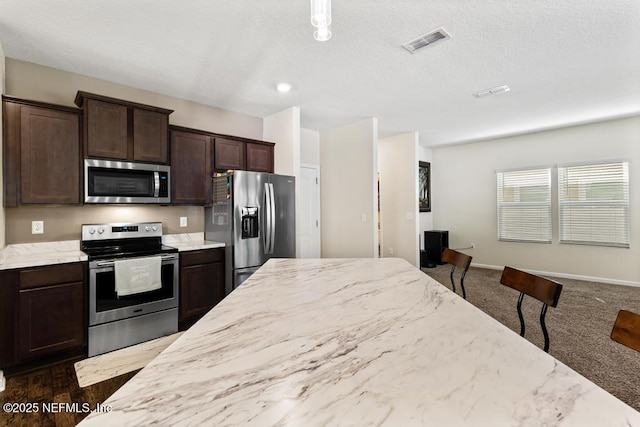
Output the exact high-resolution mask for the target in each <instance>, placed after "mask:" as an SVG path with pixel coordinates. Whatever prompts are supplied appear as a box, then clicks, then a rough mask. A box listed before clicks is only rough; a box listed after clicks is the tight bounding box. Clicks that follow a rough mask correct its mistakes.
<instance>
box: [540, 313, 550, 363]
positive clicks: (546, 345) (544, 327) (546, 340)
mask: <svg viewBox="0 0 640 427" xmlns="http://www.w3.org/2000/svg"><path fill="white" fill-rule="evenodd" d="M546 314H547V304H542V311H541V312H540V326H542V333H543V335H544V351H546V352H547V353H549V333H548V332H547V325H546V324H545V323H544V317H545V315H546Z"/></svg>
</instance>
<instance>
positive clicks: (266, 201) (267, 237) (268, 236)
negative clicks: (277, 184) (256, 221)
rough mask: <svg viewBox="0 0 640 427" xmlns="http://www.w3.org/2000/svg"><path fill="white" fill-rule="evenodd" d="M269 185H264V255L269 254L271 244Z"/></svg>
mask: <svg viewBox="0 0 640 427" xmlns="http://www.w3.org/2000/svg"><path fill="white" fill-rule="evenodd" d="M270 190H271V189H270V188H269V183H266V182H265V183H264V212H265V222H266V224H265V226H264V233H262V241H263V243H264V253H265V254H268V253H269V245H270V244H271V221H272V219H271V206H270V205H271V196H270V195H269V193H270Z"/></svg>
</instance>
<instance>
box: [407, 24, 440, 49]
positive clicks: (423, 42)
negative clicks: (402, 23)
mask: <svg viewBox="0 0 640 427" xmlns="http://www.w3.org/2000/svg"><path fill="white" fill-rule="evenodd" d="M448 38H451V35H450V34H449V33H447V32H446V31H445V29H444V28H438V29H437V30H433V31H431V32H430V33H427V34H425V35H423V36H420V37H418V38H417V39H414V40H411V41H410V42H407V43H405V44H403V45H402V47H403V48H405V49H407V50H408V51H409V52H411V53H417V52H418V51H421V50H422V49H424V48H427V47H429V46H433V45H434V44H436V43H438V42H440V41H442V40H446V39H448Z"/></svg>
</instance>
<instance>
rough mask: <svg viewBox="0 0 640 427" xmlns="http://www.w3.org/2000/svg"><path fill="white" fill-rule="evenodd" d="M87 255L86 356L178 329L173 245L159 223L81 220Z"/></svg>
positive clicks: (175, 259) (174, 251) (176, 278)
mask: <svg viewBox="0 0 640 427" xmlns="http://www.w3.org/2000/svg"><path fill="white" fill-rule="evenodd" d="M82 251H83V252H84V253H86V254H87V256H88V257H89V336H88V340H89V350H88V353H89V356H95V355H97V354H102V353H106V352H109V351H112V350H116V349H119V348H123V347H127V346H130V345H133V344H137V343H140V342H143V341H148V340H151V339H154V338H158V337H161V336H164V335H169V334H172V333H175V332H177V331H178V253H177V252H178V250H177V249H175V248H172V247H169V246H165V245H163V244H162V223H160V222H146V223H126V224H124V223H119V224H88V225H83V226H82Z"/></svg>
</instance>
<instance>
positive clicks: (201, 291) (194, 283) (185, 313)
mask: <svg viewBox="0 0 640 427" xmlns="http://www.w3.org/2000/svg"><path fill="white" fill-rule="evenodd" d="M223 298H224V263H223V262H216V263H212V264H200V265H192V266H189V267H182V268H181V269H180V321H182V320H185V319H188V318H190V317H194V316H200V315H203V314H205V313H206V312H207V311H209V310H210V309H211V308H212V307H213V306H215V305H216V304H218V303H219V302H220V301H222V299H223Z"/></svg>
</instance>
